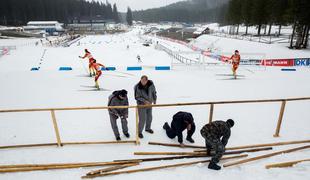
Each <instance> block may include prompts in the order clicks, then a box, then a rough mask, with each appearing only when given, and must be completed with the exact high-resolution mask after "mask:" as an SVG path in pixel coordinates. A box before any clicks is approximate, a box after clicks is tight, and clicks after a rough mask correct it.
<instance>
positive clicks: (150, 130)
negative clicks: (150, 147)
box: [145, 129, 154, 134]
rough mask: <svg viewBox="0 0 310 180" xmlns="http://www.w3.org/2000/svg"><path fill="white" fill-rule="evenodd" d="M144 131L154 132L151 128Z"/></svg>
mask: <svg viewBox="0 0 310 180" xmlns="http://www.w3.org/2000/svg"><path fill="white" fill-rule="evenodd" d="M145 131H146V132H148V133H150V134H154V131H153V130H152V129H147V130H145Z"/></svg>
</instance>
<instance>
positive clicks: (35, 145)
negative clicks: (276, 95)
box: [0, 97, 310, 149]
mask: <svg viewBox="0 0 310 180" xmlns="http://www.w3.org/2000/svg"><path fill="white" fill-rule="evenodd" d="M307 100H310V97H301V98H287V99H264V100H238V101H213V102H195V103H175V104H155V105H140V106H110V107H109V106H102V107H101V106H98V107H67V108H41V109H7V110H0V113H14V112H40V111H50V112H51V117H52V120H53V126H54V130H55V135H56V140H57V143H47V144H27V145H14V146H2V147H0V149H6V148H21V147H41V146H55V145H56V146H63V145H81V144H117V143H135V144H137V145H138V144H140V140H139V136H138V135H139V134H138V124H139V113H138V109H139V108H150V107H154V108H158V107H177V106H198V105H210V113H209V123H210V122H212V120H213V111H214V108H215V105H218V104H245V103H270V102H281V108H280V112H279V117H278V121H277V127H276V130H275V134H274V135H273V136H274V137H279V135H280V130H281V125H282V120H283V117H284V112H285V107H286V103H287V102H290V101H307ZM124 108H134V109H135V114H136V134H135V135H136V137H135V140H131V141H98V142H62V141H61V137H60V133H59V129H58V125H57V119H56V114H55V112H56V111H74V110H98V109H102V110H104V109H124Z"/></svg>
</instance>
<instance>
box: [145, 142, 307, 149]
mask: <svg viewBox="0 0 310 180" xmlns="http://www.w3.org/2000/svg"><path fill="white" fill-rule="evenodd" d="M305 143H310V140H301V141H283V142H275V143H265V144H253V145H244V146H233V147H227V148H226V150H238V149H248V148H259V147H271V146H284V145H292V144H305ZM149 145H159V146H168V147H180V148H182V147H181V146H180V144H169V143H160V142H149ZM185 148H197V149H205V148H206V147H205V146H193V145H185Z"/></svg>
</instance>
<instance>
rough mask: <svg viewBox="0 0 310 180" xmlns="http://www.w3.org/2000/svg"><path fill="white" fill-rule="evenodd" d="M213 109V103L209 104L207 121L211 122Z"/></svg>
mask: <svg viewBox="0 0 310 180" xmlns="http://www.w3.org/2000/svg"><path fill="white" fill-rule="evenodd" d="M213 110H214V104H210V114H209V123H211V122H212V119H213Z"/></svg>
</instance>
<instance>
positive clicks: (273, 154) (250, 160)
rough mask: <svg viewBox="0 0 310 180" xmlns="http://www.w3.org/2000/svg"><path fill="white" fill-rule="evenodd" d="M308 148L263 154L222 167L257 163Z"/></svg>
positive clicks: (302, 147) (309, 146)
mask: <svg viewBox="0 0 310 180" xmlns="http://www.w3.org/2000/svg"><path fill="white" fill-rule="evenodd" d="M308 148H310V145H308V146H301V147H298V148H292V149H287V150H283V151H278V152H274V153H270V154H265V155H261V156H256V157H253V158H248V159H243V160H240V161H236V162H230V163H226V164H224V165H223V166H224V167H230V166H235V165H240V164H244V163H247V162H252V161H257V160H260V159H265V158H269V157H272V156H276V155H279V154H284V153H291V152H295V151H299V150H303V149H308Z"/></svg>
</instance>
